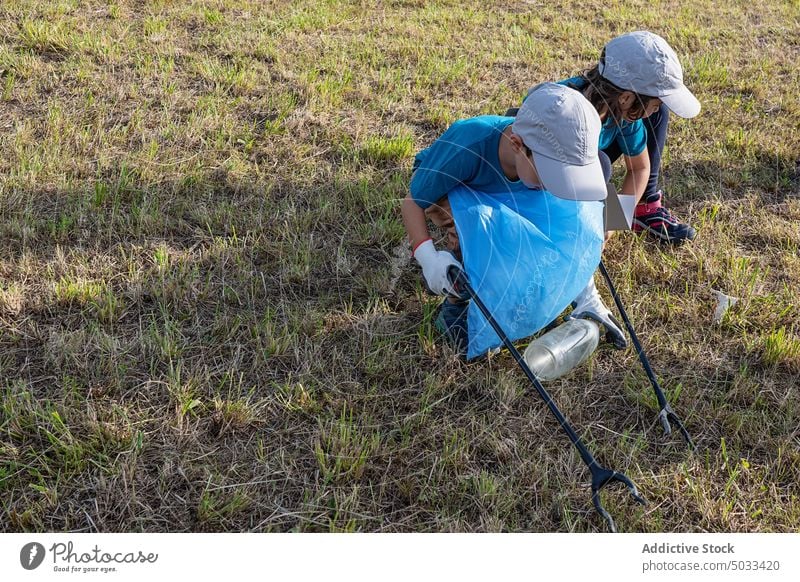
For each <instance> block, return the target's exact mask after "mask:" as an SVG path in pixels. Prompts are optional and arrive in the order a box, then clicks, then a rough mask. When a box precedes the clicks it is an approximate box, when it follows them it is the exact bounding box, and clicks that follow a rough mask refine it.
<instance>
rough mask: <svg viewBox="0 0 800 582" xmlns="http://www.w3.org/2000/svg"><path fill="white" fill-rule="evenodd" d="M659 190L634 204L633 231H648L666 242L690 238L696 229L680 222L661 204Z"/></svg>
mask: <svg viewBox="0 0 800 582" xmlns="http://www.w3.org/2000/svg"><path fill="white" fill-rule="evenodd" d="M661 199H662V193H661V190H659V191H658V192H656V193H655V194H650V196H648V197H647V198H646V199H645V201H644V202H640V203H639V204H637V205H636V210H634V213H633V231H634V232H648V233H650V234H652V235H655V236H657V237H658V238H659V239H661V241H663V242H668V243H682V242H685V241H687V240H692V239H693V238H694V237H695V235H696V234H697V231H695V229H694V228H692V227H691V226H689V225H688V224H684V223H682V222H680V221H679V220H678V219H677V218H675V217H674V216H673V215H672V213H671V212H670V211H669V210H667V209H666V208H664V207H663V206H662V205H661Z"/></svg>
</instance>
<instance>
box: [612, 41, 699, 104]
mask: <svg viewBox="0 0 800 582" xmlns="http://www.w3.org/2000/svg"><path fill="white" fill-rule="evenodd" d="M599 71H600V75H602V76H603V77H604V78H605V79H608V80H609V81H611V82H612V83H614V85H616V86H617V87H619V88H620V89H625V90H626V91H633V92H634V93H639V94H641V95H647V96H649V97H658V98H659V99H661V101H663V103H664V105H666V106H667V107H668V108H669V110H670V111H672V112H673V113H674V114H675V115H678V116H680V117H685V118H689V117H694V116H695V115H697V114H698V113H700V102H699V101H698V100H697V98H696V97H695V96H694V95H692V92H691V91H689V89H687V88H686V85H684V84H683V69H682V68H681V64H680V62H679V61H678V55H676V54H675V51H674V50H672V47H670V46H669V44H667V41H666V40H664V39H663V38H661V37H660V36H658V35H657V34H653V33H652V32H648V31H646V30H637V31H636V32H629V33H627V34H623V35H622V36H618V37H616V38H614V39H612V40H611V41H609V43H608V44H607V45H606V46H605V58H604V59H603V60H602V61H601V62H600V65H599Z"/></svg>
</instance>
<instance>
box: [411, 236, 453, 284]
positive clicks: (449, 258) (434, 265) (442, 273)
mask: <svg viewBox="0 0 800 582" xmlns="http://www.w3.org/2000/svg"><path fill="white" fill-rule="evenodd" d="M414 258H415V259H417V262H418V263H419V266H420V267H422V276H423V277H424V278H425V283H426V284H427V285H428V289H430V290H431V292H433V293H436V294H437V295H448V294H452V295H456V292H455V289H454V288H453V285H452V284H451V283H450V280H449V279H448V277H447V270H448V269H449V268H450V266H451V265H455V266H456V267H458V268H459V269H462V268H463V267H462V266H461V263H459V262H458V261H457V260H456V259H455V257H453V255H451V254H450V253H449V252H447V251H437V250H436V247H435V246H433V241H432V240H431V239H428V240H426V241H425V242H423V243H422V244H421V245H419V246H418V247H417V248H416V249H415V250H414Z"/></svg>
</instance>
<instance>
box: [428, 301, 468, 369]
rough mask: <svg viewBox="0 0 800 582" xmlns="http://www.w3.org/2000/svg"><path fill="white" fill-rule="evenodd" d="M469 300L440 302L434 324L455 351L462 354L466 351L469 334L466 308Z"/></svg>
mask: <svg viewBox="0 0 800 582" xmlns="http://www.w3.org/2000/svg"><path fill="white" fill-rule="evenodd" d="M468 307H469V301H459V302H458V303H453V302H451V301H449V300H448V299H445V300H444V301H443V302H442V306H441V307H440V308H439V315H437V316H436V320H435V321H434V326H435V327H436V329H438V330H439V331H440V332H441V333H442V334H443V335H444V336H445V337H446V338H447V340H448V341H449V342H450V343H451V344H452V345H453V347H454V348H455V349H456V351H457V352H458V353H459V354H460V355H462V356H464V355H466V353H467V344H468V342H469V335H468V333H467V308H468Z"/></svg>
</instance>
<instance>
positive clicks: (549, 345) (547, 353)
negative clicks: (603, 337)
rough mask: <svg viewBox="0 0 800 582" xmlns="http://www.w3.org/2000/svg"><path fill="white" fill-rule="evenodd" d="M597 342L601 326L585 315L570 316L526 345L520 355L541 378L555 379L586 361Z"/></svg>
mask: <svg viewBox="0 0 800 582" xmlns="http://www.w3.org/2000/svg"><path fill="white" fill-rule="evenodd" d="M599 342H600V328H599V327H598V325H597V324H596V323H595V322H594V321H591V320H588V319H570V320H569V321H567V322H565V323H562V324H561V325H559V326H558V327H557V328H555V329H553V330H551V331H548V332H547V333H546V334H544V335H543V336H542V337H540V338H537V339H536V340H534V341H532V342H531V343H530V345H528V347H527V349H526V350H525V353H524V354H523V355H522V356H523V358H524V359H525V362H526V363H527V364H528V366H529V367H530V369H531V371H533V373H534V374H536V377H537V378H539V379H540V380H555V379H556V378H559V377H561V376H563V375H564V374H566V373H567V372H569V371H570V370H572V369H573V368H575V367H576V366H578V365H580V364H582V363H583V362H585V361H586V360H587V359H588V358H589V356H590V355H591V354H592V352H593V351H594V350H595V349H596V348H597V344H598V343H599Z"/></svg>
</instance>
